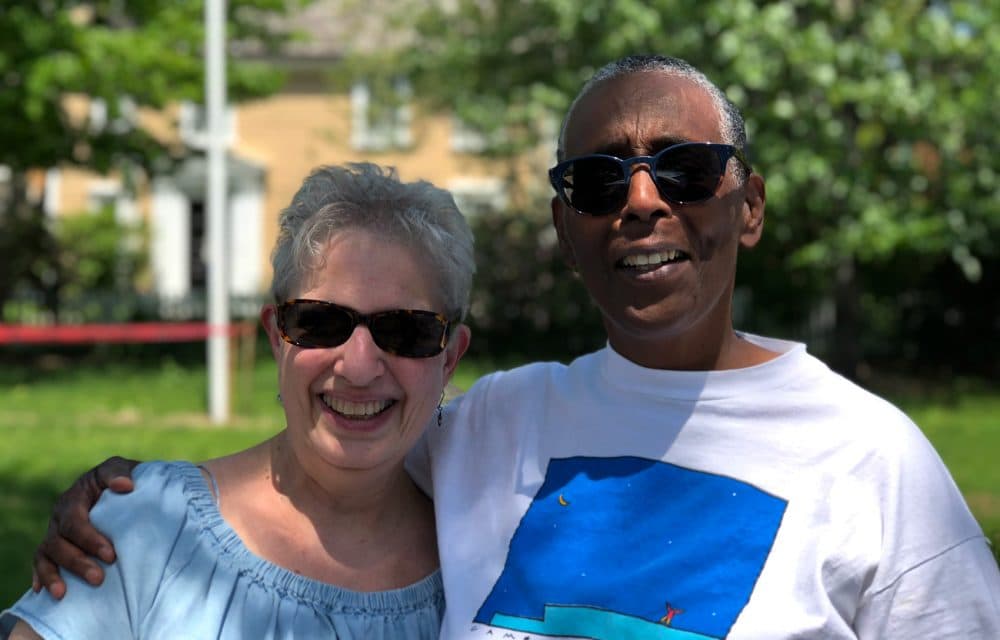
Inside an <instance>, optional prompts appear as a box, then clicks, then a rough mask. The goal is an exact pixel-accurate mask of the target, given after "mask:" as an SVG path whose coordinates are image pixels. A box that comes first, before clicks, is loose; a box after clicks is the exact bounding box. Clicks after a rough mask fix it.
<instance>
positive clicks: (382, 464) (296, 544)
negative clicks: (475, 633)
mask: <svg viewBox="0 0 1000 640" xmlns="http://www.w3.org/2000/svg"><path fill="white" fill-rule="evenodd" d="M280 227H281V230H280V233H279V237H278V241H277V244H276V247H275V250H274V252H273V254H272V263H273V267H274V280H273V285H272V293H273V296H274V300H273V302H272V303H268V304H266V305H264V307H263V309H262V310H261V314H260V318H261V322H262V324H263V326H264V330H265V331H266V332H267V336H268V340H269V342H270V345H271V350H272V352H273V355H274V358H275V360H276V361H277V363H278V387H279V389H280V393H279V394H278V400H279V401H280V402H281V404H282V407H283V409H284V414H285V427H284V428H283V429H282V430H281V431H280V432H279V433H278V434H277V435H275V436H274V437H273V438H271V439H269V440H267V441H265V442H263V443H260V444H258V445H256V446H254V447H251V448H250V449H247V450H245V451H240V452H238V453H234V454H232V455H228V456H225V457H222V458H218V459H215V460H209V461H207V462H204V463H202V464H199V465H195V464H192V463H189V462H177V461H175V462H150V463H145V464H141V465H139V466H138V467H137V468H136V469H135V471H134V478H135V490H134V491H133V492H132V493H129V494H124V495H119V494H113V493H110V492H109V493H108V494H107V495H106V496H105V497H104V498H103V499H102V500H101V502H100V503H99V504H98V505H97V506H96V507H95V508H94V511H93V512H92V519H93V522H94V524H95V525H96V526H97V527H98V528H99V529H100V530H101V531H103V532H104V533H105V534H107V535H108V537H109V538H110V539H111V540H112V541H113V543H114V545H115V548H116V549H117V550H118V559H117V561H116V562H115V563H114V564H113V565H110V566H109V567H107V568H106V570H105V579H104V582H103V584H101V585H100V586H99V587H96V588H84V586H83V584H76V585H74V584H71V585H70V588H69V589H68V590H67V592H66V594H65V597H64V598H63V599H62V600H61V601H58V604H57V601H56V600H53V599H52V598H51V597H49V595H48V594H47V593H44V592H43V593H32V592H31V591H29V592H28V593H27V594H25V596H24V597H22V598H21V600H19V601H18V602H17V603H16V604H15V605H14V606H13V607H12V608H11V609H10V610H9V611H8V612H7V613H8V614H11V615H13V616H15V617H16V618H18V619H19V620H18V622H17V624H16V626H15V627H14V629H13V632H12V635H11V637H12V638H37V637H45V638H101V639H102V640H107V639H114V638H138V637H151V636H153V637H163V636H170V637H185V638H209V637H211V638H288V637H301V638H321V637H324V638H358V639H361V638H364V639H378V638H383V639H386V640H388V639H393V638H417V639H427V640H431V639H434V638H437V637H438V635H439V632H440V624H441V618H442V615H443V611H444V595H443V588H442V580H441V575H440V570H439V561H438V554H437V544H436V535H435V523H434V511H433V507H432V504H431V501H430V499H429V498H428V497H427V496H426V495H425V494H424V493H423V492H422V491H421V490H420V489H419V488H418V487H417V486H416V484H414V482H413V481H412V480H411V478H410V476H409V475H408V473H407V472H406V471H405V470H404V467H403V461H404V458H405V457H406V454H407V453H408V452H409V450H410V448H411V447H412V445H413V444H414V443H415V442H416V440H417V439H418V438H419V437H420V435H421V434H422V433H423V431H424V428H425V426H426V425H427V424H428V423H433V422H434V416H435V413H438V415H440V413H439V412H440V400H441V398H442V397H443V392H444V388H445V385H446V384H447V383H448V381H449V379H450V378H451V375H452V374H453V373H454V371H455V367H456V366H457V365H458V362H459V360H460V359H461V357H462V355H463V354H464V353H465V350H466V348H467V347H468V344H469V335H470V333H469V329H468V328H467V327H466V326H465V325H463V324H462V319H463V317H464V314H465V312H466V309H467V306H468V299H469V288H470V286H471V282H472V274H473V271H474V258H473V249H472V234H471V232H470V230H469V228H468V226H467V225H466V223H465V220H464V218H463V216H462V214H461V213H460V212H459V211H458V209H457V208H456V206H455V203H454V201H453V199H452V198H451V196H450V195H449V194H448V193H447V192H445V191H442V190H441V189H438V188H436V187H434V186H432V185H431V184H429V183H427V182H415V183H404V182H401V181H400V180H399V179H398V178H397V176H396V174H395V172H394V171H392V170H388V169H383V168H380V167H378V166H376V165H372V164H352V165H347V166H344V167H321V168H319V169H317V170H316V171H315V172H313V173H312V175H310V176H309V177H308V178H307V179H306V180H305V182H304V183H303V185H302V188H301V189H300V190H299V192H298V193H297V194H296V195H295V197H294V198H293V200H292V204H291V205H290V206H289V207H288V208H287V209H285V210H284V211H283V212H282V215H281V219H280ZM67 579H68V580H70V581H71V582H72V581H76V582H82V581H80V580H79V579H77V578H75V577H68V578H67Z"/></svg>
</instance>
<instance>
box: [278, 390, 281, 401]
mask: <svg viewBox="0 0 1000 640" xmlns="http://www.w3.org/2000/svg"><path fill="white" fill-rule="evenodd" d="M278 404H281V392H280V391H279V392H278Z"/></svg>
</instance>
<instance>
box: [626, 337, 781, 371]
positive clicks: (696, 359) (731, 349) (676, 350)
mask: <svg viewBox="0 0 1000 640" xmlns="http://www.w3.org/2000/svg"><path fill="white" fill-rule="evenodd" d="M609 342H610V343H611V347H612V348H613V349H614V350H615V351H617V352H618V353H619V354H621V355H622V356H624V357H626V358H628V359H629V360H631V361H632V362H634V363H636V364H637V365H639V366H642V367H646V368H648V369H663V370H671V371H722V370H726V369H743V368H745V367H752V366H755V365H758V364H762V363H764V362H767V361H768V360H771V359H772V358H774V357H776V356H777V355H778V354H776V353H774V352H773V351H768V350H767V349H764V348H763V347H760V346H758V345H756V344H753V343H752V342H748V341H746V340H744V339H742V338H740V337H739V336H738V335H736V332H735V331H733V329H732V328H727V330H726V331H725V332H724V333H723V334H722V337H721V339H720V338H712V339H708V338H705V337H703V336H692V335H688V334H684V335H679V336H656V337H648V336H632V335H625V336H622V335H617V336H615V337H613V338H611V339H609Z"/></svg>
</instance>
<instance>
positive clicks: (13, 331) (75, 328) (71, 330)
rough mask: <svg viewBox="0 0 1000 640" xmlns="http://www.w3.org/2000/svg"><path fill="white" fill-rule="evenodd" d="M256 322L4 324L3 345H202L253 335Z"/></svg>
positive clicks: (1, 329) (1, 331)
mask: <svg viewBox="0 0 1000 640" xmlns="http://www.w3.org/2000/svg"><path fill="white" fill-rule="evenodd" d="M256 331H257V324H256V323H254V322H236V323H232V324H230V325H223V326H213V325H209V324H207V323H204V322H130V323H117V324H59V325H48V326H45V325H26V324H14V325H11V324H6V325H5V324H0V344H87V343H99V342H105V343H109V342H117V343H123V342H140V343H141V342H198V341H201V340H207V339H208V338H209V337H212V336H217V335H228V336H230V337H246V336H251V335H253V334H254V333H255V332H256Z"/></svg>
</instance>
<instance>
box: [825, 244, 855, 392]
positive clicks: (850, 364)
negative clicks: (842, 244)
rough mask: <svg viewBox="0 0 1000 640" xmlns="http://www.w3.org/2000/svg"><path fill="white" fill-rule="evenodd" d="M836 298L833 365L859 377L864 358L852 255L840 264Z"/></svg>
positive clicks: (845, 374)
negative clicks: (861, 361)
mask: <svg viewBox="0 0 1000 640" xmlns="http://www.w3.org/2000/svg"><path fill="white" fill-rule="evenodd" d="M836 278H837V280H836V285H835V287H834V302H835V304H836V316H835V317H836V322H835V323H834V326H833V349H832V353H831V354H830V366H831V367H832V368H833V369H834V370H835V371H837V372H838V373H840V374H842V375H844V376H847V377H848V378H851V379H852V380H853V379H856V378H857V372H858V365H859V364H860V360H861V356H860V353H861V348H860V345H859V344H858V339H859V336H860V330H861V327H860V316H861V313H860V304H859V293H858V283H857V278H856V273H855V267H854V258H851V257H848V258H844V260H843V261H842V262H841V263H840V265H839V266H838V267H837V273H836Z"/></svg>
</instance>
